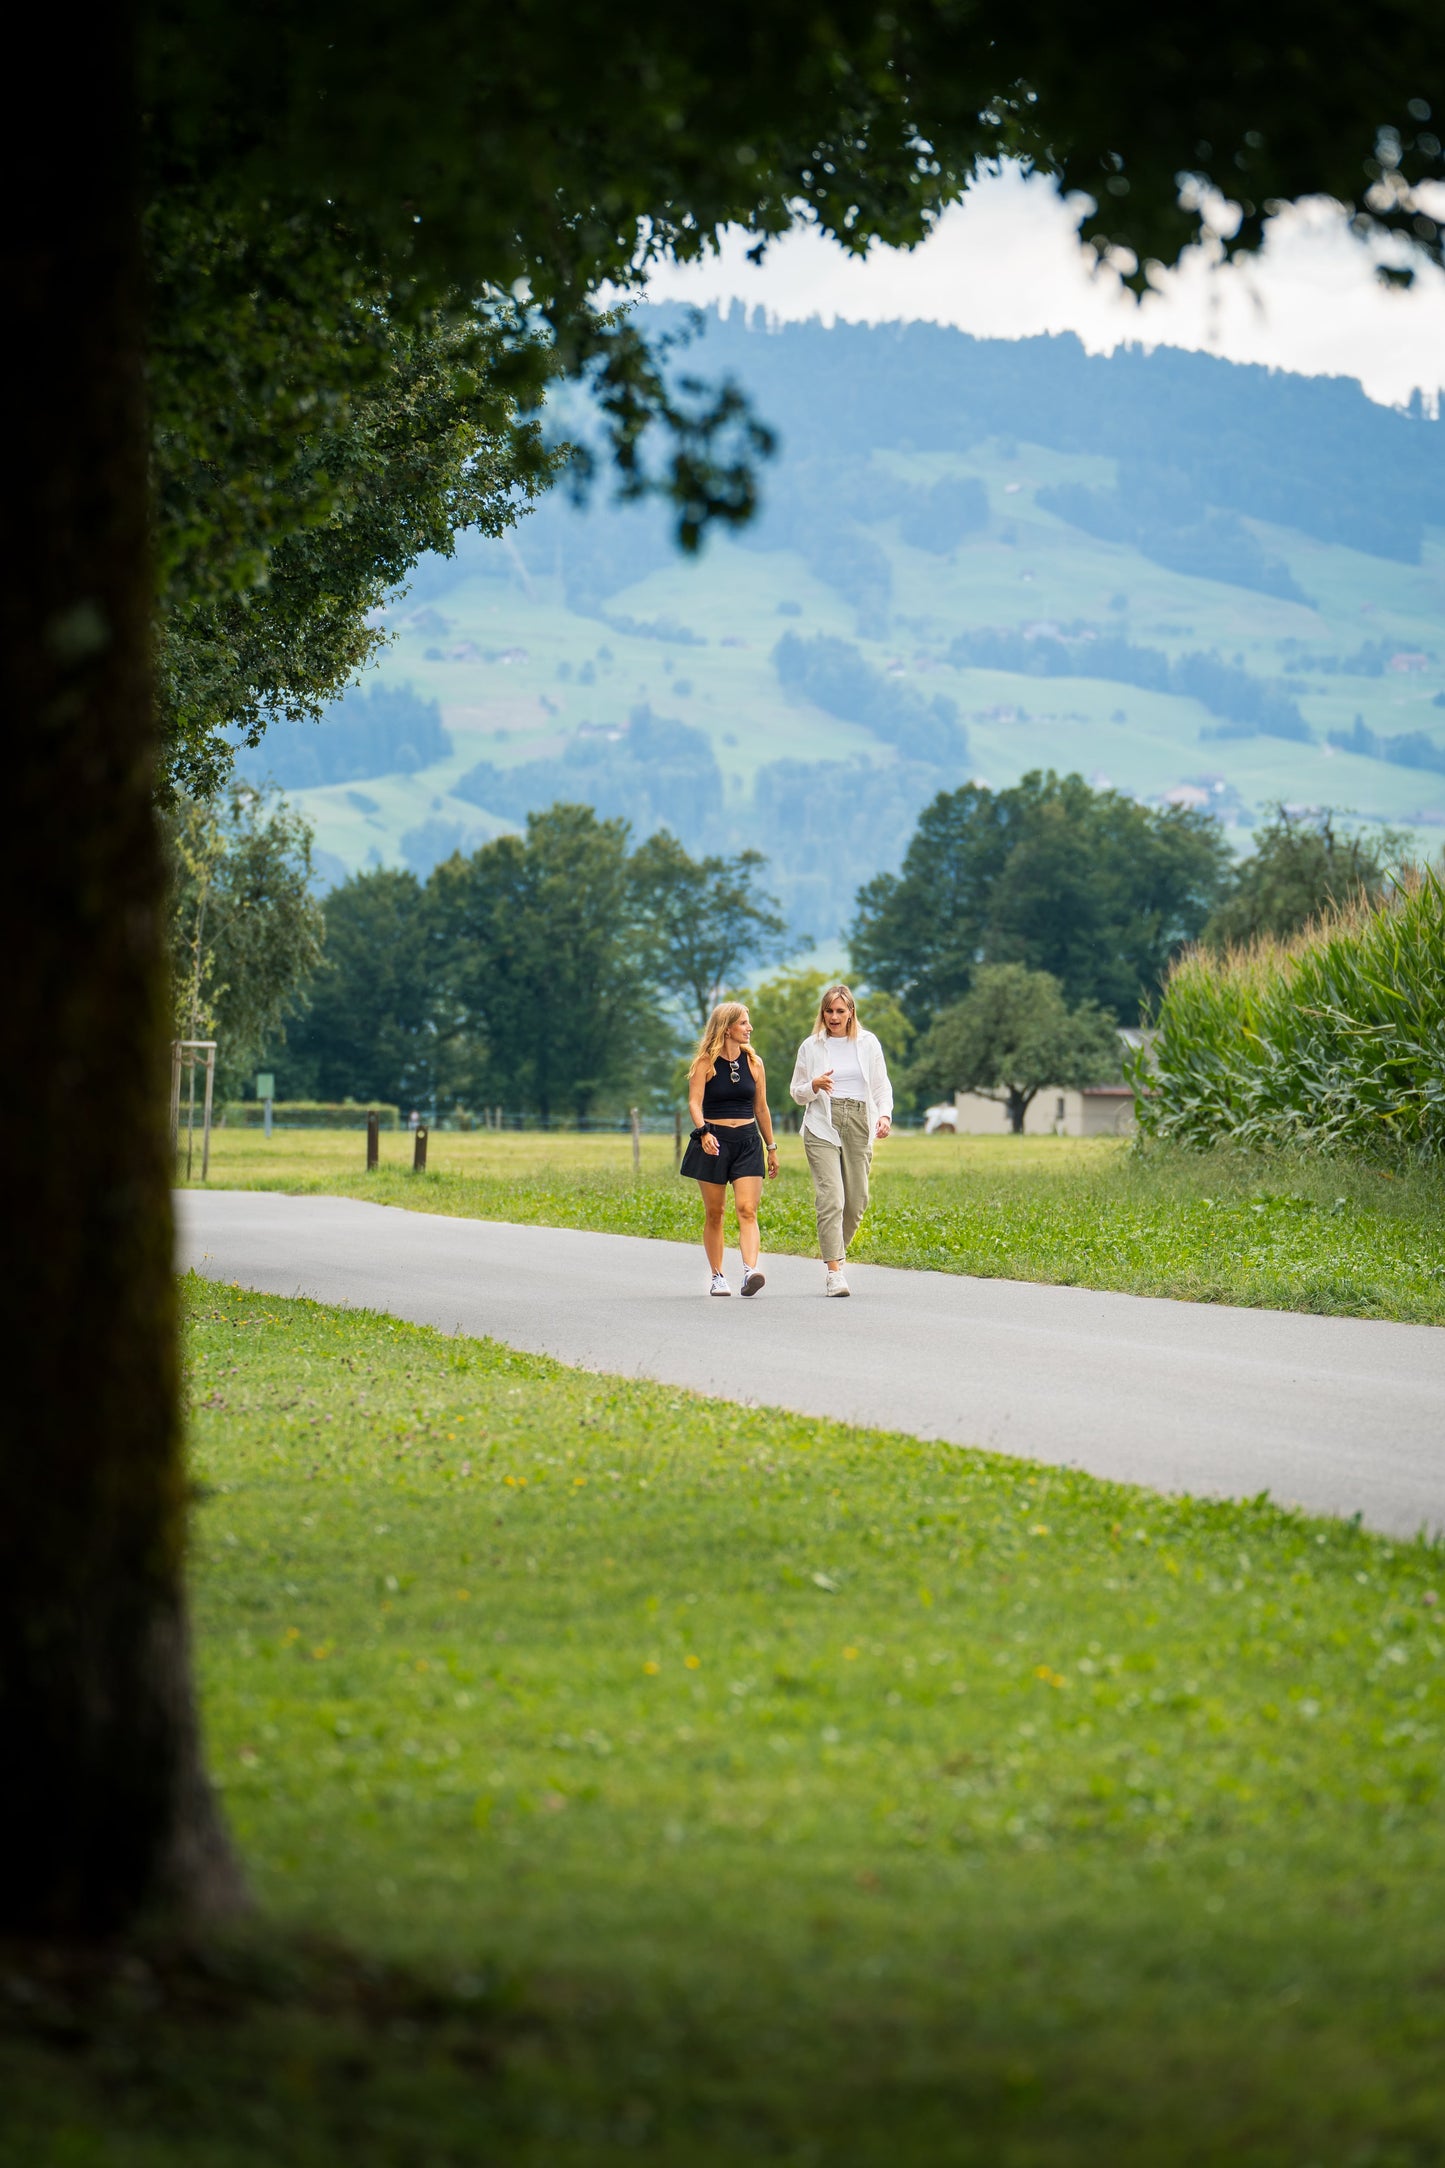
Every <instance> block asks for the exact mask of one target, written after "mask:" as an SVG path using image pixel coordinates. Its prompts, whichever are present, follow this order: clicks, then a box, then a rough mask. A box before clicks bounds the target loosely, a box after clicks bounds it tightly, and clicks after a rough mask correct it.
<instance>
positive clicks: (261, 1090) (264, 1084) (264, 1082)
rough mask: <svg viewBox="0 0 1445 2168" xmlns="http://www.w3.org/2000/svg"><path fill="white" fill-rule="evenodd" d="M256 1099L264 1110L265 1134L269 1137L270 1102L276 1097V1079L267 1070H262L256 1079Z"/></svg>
mask: <svg viewBox="0 0 1445 2168" xmlns="http://www.w3.org/2000/svg"><path fill="white" fill-rule="evenodd" d="M256 1097H257V1098H258V1099H259V1100H260V1101H261V1104H262V1106H263V1107H264V1108H265V1115H264V1125H265V1130H266V1134H267V1136H268V1137H269V1136H270V1134H271V1102H272V1100H273V1099H274V1098H275V1097H276V1079H275V1077H274V1076H273V1075H272V1074H271V1072H270V1070H268V1069H263V1070H262V1071H261V1072H260V1074H259V1075H258V1076H257V1078H256Z"/></svg>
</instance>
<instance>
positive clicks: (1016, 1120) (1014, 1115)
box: [1004, 1084, 1034, 1137]
mask: <svg viewBox="0 0 1445 2168" xmlns="http://www.w3.org/2000/svg"><path fill="white" fill-rule="evenodd" d="M1005 1090H1006V1092H1007V1097H1006V1099H1005V1101H1004V1105H1005V1107H1006V1108H1007V1110H1008V1125H1009V1128H1010V1129H1011V1130H1012V1131H1013V1133H1014V1135H1015V1136H1016V1137H1021V1136H1022V1135H1023V1133H1024V1116H1025V1115H1026V1114H1027V1113H1028V1111H1029V1108H1030V1107H1031V1106H1032V1104H1033V1100H1034V1094H1033V1093H1032V1092H1021V1091H1019V1090H1017V1089H1016V1088H1015V1086H1013V1085H1012V1084H1009V1085H1007V1086H1005Z"/></svg>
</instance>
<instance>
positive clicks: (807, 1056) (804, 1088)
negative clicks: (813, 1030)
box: [788, 1039, 816, 1107]
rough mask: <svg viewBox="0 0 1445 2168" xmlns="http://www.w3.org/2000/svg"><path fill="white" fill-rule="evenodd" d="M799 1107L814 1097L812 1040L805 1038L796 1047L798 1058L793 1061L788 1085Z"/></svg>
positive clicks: (805, 1104)
mask: <svg viewBox="0 0 1445 2168" xmlns="http://www.w3.org/2000/svg"><path fill="white" fill-rule="evenodd" d="M788 1089H789V1091H790V1093H791V1095H792V1097H793V1098H794V1099H796V1100H797V1102H798V1105H799V1106H800V1107H805V1106H807V1105H808V1104H809V1103H810V1101H811V1100H812V1099H814V1098H815V1097H816V1094H815V1092H814V1090H813V1041H812V1040H811V1039H805V1040H804V1041H803V1043H802V1045H801V1046H800V1047H799V1048H798V1058H797V1060H796V1061H795V1062H794V1063H793V1081H792V1083H791V1085H790V1086H789V1087H788Z"/></svg>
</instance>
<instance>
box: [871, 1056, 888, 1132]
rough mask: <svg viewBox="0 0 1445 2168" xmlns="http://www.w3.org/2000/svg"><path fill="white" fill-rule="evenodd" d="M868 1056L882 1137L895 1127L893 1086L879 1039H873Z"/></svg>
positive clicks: (874, 1106)
mask: <svg viewBox="0 0 1445 2168" xmlns="http://www.w3.org/2000/svg"><path fill="white" fill-rule="evenodd" d="M870 1036H871V1035H870ZM868 1055H869V1061H868V1066H869V1069H870V1071H871V1075H870V1078H869V1082H870V1083H871V1085H872V1087H873V1111H874V1113H875V1114H876V1116H877V1118H878V1133H879V1135H880V1136H882V1135H884V1134H886V1131H887V1130H888V1129H890V1128H891V1127H892V1126H893V1084H892V1080H891V1079H890V1077H889V1074H888V1063H887V1061H886V1060H885V1058H884V1054H883V1043H882V1041H881V1040H880V1039H878V1038H877V1037H873V1043H872V1045H871V1046H870V1047H869V1049H868Z"/></svg>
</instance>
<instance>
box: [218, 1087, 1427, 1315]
mask: <svg viewBox="0 0 1445 2168" xmlns="http://www.w3.org/2000/svg"><path fill="white" fill-rule="evenodd" d="M781 1147H782V1152H781V1157H782V1173H781V1175H780V1178H779V1179H778V1181H776V1182H774V1183H771V1184H769V1186H768V1190H767V1193H766V1196H765V1198H764V1203H763V1247H764V1249H765V1250H767V1249H773V1250H786V1251H792V1252H794V1253H796V1254H800V1255H805V1256H806V1255H811V1254H815V1253H816V1247H817V1241H816V1228H815V1223H814V1218H813V1201H812V1185H811V1182H810V1179H809V1176H808V1170H807V1166H806V1163H805V1161H804V1158H803V1147H802V1142H801V1139H799V1138H798V1137H796V1136H788V1135H784V1136H783V1137H782V1138H781ZM411 1155H412V1141H411V1139H410V1137H408V1136H406V1135H405V1134H401V1133H398V1134H395V1135H386V1136H383V1137H382V1139H381V1158H382V1163H381V1165H380V1167H378V1168H377V1169H376V1170H375V1171H374V1172H373V1173H371V1174H368V1173H367V1171H366V1139H365V1136H364V1135H362V1134H359V1133H357V1132H355V1131H351V1132H340V1131H334V1130H333V1131H309V1132H307V1131H297V1130H291V1131H279V1132H278V1133H277V1134H276V1135H275V1136H273V1137H272V1139H271V1140H270V1142H269V1143H268V1142H267V1141H266V1139H265V1138H264V1137H262V1136H261V1135H260V1134H259V1133H258V1132H256V1131H249V1130H221V1131H219V1132H218V1133H217V1135H216V1137H215V1139H214V1143H213V1149H212V1156H211V1185H212V1186H213V1187H219V1188H224V1187H241V1188H264V1189H285V1190H292V1191H303V1192H304V1191H308V1190H309V1191H325V1192H328V1193H330V1194H332V1195H344V1196H354V1197H370V1198H374V1199H375V1200H376V1201H377V1202H378V1203H383V1204H397V1205H405V1206H408V1207H410V1208H411V1209H413V1210H416V1211H426V1212H447V1213H458V1214H461V1215H463V1216H465V1217H469V1218H478V1219H503V1220H519V1221H527V1222H532V1223H538V1224H541V1225H545V1226H554V1227H592V1228H601V1229H606V1230H609V1231H612V1232H616V1233H621V1234H638V1235H653V1236H658V1237H662V1238H664V1239H666V1240H669V1241H679V1242H695V1241H697V1240H698V1231H699V1226H700V1221H701V1208H700V1205H699V1202H698V1198H697V1195H696V1190H695V1186H694V1185H693V1184H692V1183H688V1182H683V1181H681V1180H680V1179H679V1178H678V1177H677V1175H676V1174H675V1173H674V1171H673V1150H672V1140H671V1139H670V1138H668V1137H645V1138H644V1139H643V1160H642V1170H641V1174H640V1176H636V1175H634V1173H633V1171H632V1148H631V1143H630V1141H629V1139H628V1138H627V1137H625V1136H617V1135H614V1136H599V1135H595V1134H592V1135H585V1136H579V1135H569V1134H566V1133H561V1132H559V1133H554V1134H551V1135H542V1134H536V1133H533V1134H526V1133H522V1134H517V1133H515V1132H508V1131H501V1132H492V1131H472V1132H470V1133H468V1134H460V1133H456V1132H452V1131H439V1132H438V1133H436V1134H435V1135H433V1136H432V1138H431V1139H430V1145H429V1153H428V1159H429V1165H428V1171H427V1172H426V1173H425V1174H422V1175H417V1174H413V1173H412V1171H411ZM196 1164H197V1165H199V1160H197V1162H196ZM873 1164H874V1177H873V1203H872V1205H871V1207H870V1210H869V1213H868V1217H867V1219H866V1220H865V1221H864V1223H863V1227H862V1229H861V1230H860V1232H859V1235H858V1238H857V1240H856V1242H855V1243H854V1245H853V1251H852V1254H853V1256H854V1257H855V1258H858V1259H862V1260H871V1261H873V1262H875V1263H879V1264H888V1265H905V1266H911V1267H915V1268H927V1269H930V1270H933V1271H940V1272H969V1273H978V1274H983V1275H985V1276H987V1277H990V1278H1004V1279H1018V1280H1047V1281H1052V1282H1055V1283H1059V1284H1065V1285H1076V1286H1081V1287H1104V1288H1116V1289H1120V1290H1122V1291H1124V1292H1128V1293H1133V1294H1150V1295H1173V1296H1178V1297H1182V1298H1184V1299H1186V1300H1189V1301H1200V1302H1232V1303H1245V1304H1249V1305H1252V1306H1258V1307H1264V1308H1267V1309H1282V1310H1313V1311H1322V1312H1325V1313H1334V1314H1338V1315H1345V1316H1356V1317H1389V1318H1399V1319H1404V1320H1406V1321H1407V1322H1414V1323H1422V1324H1442V1323H1445V1173H1442V1172H1440V1171H1438V1170H1429V1169H1425V1168H1386V1167H1380V1166H1367V1165H1361V1164H1359V1163H1357V1162H1353V1161H1329V1160H1306V1159H1295V1160H1282V1159H1262V1158H1260V1157H1258V1156H1252V1155H1249V1154H1244V1153H1236V1152H1231V1151H1218V1152H1214V1153H1186V1152H1180V1151H1177V1150H1164V1149H1154V1150H1150V1151H1147V1152H1139V1151H1135V1150H1133V1149H1131V1148H1130V1147H1129V1146H1128V1145H1126V1144H1122V1143H1118V1142H1116V1141H1115V1140H1113V1139H1112V1138H1111V1139H1107V1140H1103V1139H1101V1140H1098V1141H1092V1142H1079V1141H1074V1140H1070V1139H1068V1138H1053V1137H1040V1138H1018V1139H1015V1138H1011V1137H1000V1138H978V1137H958V1138H954V1137H924V1136H921V1135H918V1134H917V1133H913V1134H908V1133H903V1134H900V1135H898V1136H895V1137H891V1138H889V1139H888V1141H887V1142H886V1143H885V1144H881V1145H879V1147H878V1148H877V1151H876V1153H875V1155H874V1163H873Z"/></svg>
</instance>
